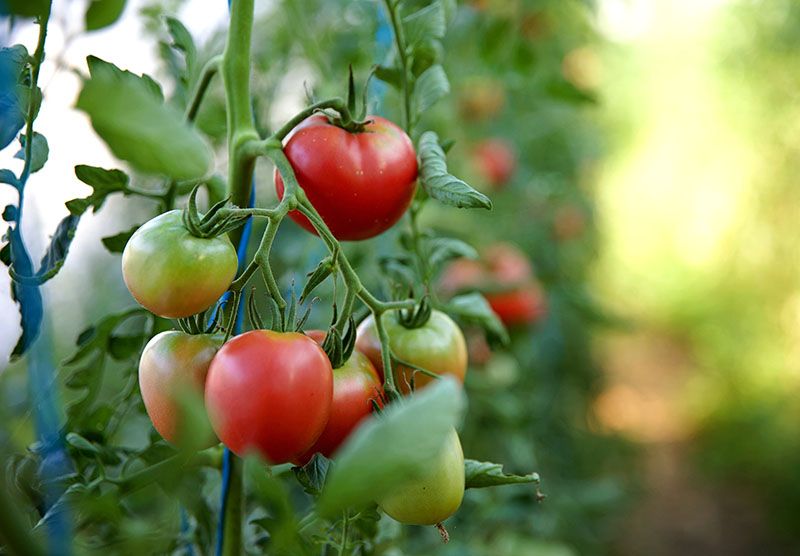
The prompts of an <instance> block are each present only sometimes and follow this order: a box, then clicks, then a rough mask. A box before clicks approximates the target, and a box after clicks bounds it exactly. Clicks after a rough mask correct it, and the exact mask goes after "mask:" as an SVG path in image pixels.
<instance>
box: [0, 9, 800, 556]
mask: <svg viewBox="0 0 800 556" xmlns="http://www.w3.org/2000/svg"><path fill="white" fill-rule="evenodd" d="M257 9H258V11H259V12H260V18H259V23H258V24H257V31H256V33H255V37H256V43H255V46H254V48H255V55H256V57H257V59H256V73H255V76H254V93H255V95H256V97H257V99H256V100H257V102H256V103H255V106H254V109H255V111H256V116H257V119H258V121H259V124H260V126H261V127H262V128H263V129H264V130H268V129H270V128H272V127H274V126H275V125H276V124H278V123H279V122H281V121H284V120H285V119H286V118H287V117H288V116H290V115H291V114H293V113H294V112H295V111H296V110H297V109H298V108H300V107H301V106H303V104H304V102H305V92H304V85H308V86H310V87H311V88H313V90H314V91H315V92H316V93H317V94H318V96H320V97H322V96H327V95H329V94H335V95H338V94H341V92H342V91H343V89H344V86H345V83H346V81H345V80H346V68H347V65H348V64H350V63H352V64H353V66H354V68H355V70H356V72H357V74H358V75H360V76H362V77H365V76H366V74H367V72H368V70H369V68H370V66H371V65H372V64H374V63H376V62H378V61H380V60H382V59H383V57H384V56H385V55H386V52H387V51H388V48H389V44H388V43H387V42H386V37H385V35H383V34H382V31H381V29H382V27H381V21H382V20H381V17H382V16H381V12H380V9H379V6H378V4H377V3H376V2H372V1H367V0H355V1H352V2H345V1H343V0H329V1H326V0H285V1H271V2H268V1H263V2H257ZM84 11H85V3H84V2H79V1H74V2H67V1H59V2H56V3H55V10H54V21H53V24H52V25H51V30H50V34H49V36H48V46H47V52H48V59H47V62H46V63H45V65H44V66H43V70H42V72H43V73H42V81H41V82H42V86H43V89H44V93H45V102H44V104H43V107H42V110H41V115H40V117H39V119H38V120H37V127H38V129H39V130H40V131H41V132H42V133H44V134H45V135H46V136H47V137H48V140H49V144H50V149H51V151H50V158H49V161H48V164H47V165H46V166H45V168H44V169H43V170H42V171H41V172H39V173H37V174H36V175H35V176H34V178H33V179H32V180H31V183H30V185H29V187H28V189H27V194H28V196H27V203H28V211H29V213H28V219H27V221H26V226H27V229H26V234H27V236H28V238H29V240H30V242H31V244H32V250H33V252H34V254H35V256H34V258H37V254H38V253H40V252H41V251H42V250H43V249H44V246H45V245H46V242H47V240H48V236H49V235H50V234H51V233H52V230H53V229H54V227H55V225H56V224H57V222H58V221H59V220H60V219H61V218H62V217H63V216H64V215H66V213H67V211H66V209H65V207H64V202H65V201H67V200H69V199H72V198H75V197H79V196H85V195H88V193H89V189H88V187H86V186H84V185H83V184H81V183H80V182H79V181H78V180H77V179H76V178H75V177H74V173H73V170H72V168H73V166H74V165H75V164H79V163H80V164H93V165H97V166H103V167H114V166H115V165H119V162H117V161H115V160H114V158H113V157H112V156H111V154H110V153H109V152H108V150H107V149H106V147H105V145H104V144H103V143H102V142H101V141H100V140H99V139H98V138H97V137H96V136H95V135H94V133H93V131H92V129H91V126H90V125H89V123H88V120H87V118H86V117H85V116H84V115H83V114H82V113H79V112H77V111H76V110H74V109H73V108H72V107H73V104H74V101H75V98H76V95H77V92H78V90H79V87H80V81H79V77H78V76H77V75H76V73H75V72H74V71H73V70H74V69H78V70H80V71H85V62H84V59H85V57H86V56H87V55H88V54H94V55H96V56H99V57H101V58H104V59H106V60H109V61H111V62H114V63H115V64H117V65H118V66H120V67H122V68H125V69H129V70H131V71H134V72H136V73H141V72H147V73H149V74H153V75H156V76H157V77H159V78H161V79H162V80H163V81H164V82H165V83H166V88H167V90H170V89H171V88H172V89H174V91H173V92H174V93H175V96H176V98H177V97H179V96H180V94H179V93H180V87H179V86H178V85H176V84H174V83H172V84H171V85H170V79H171V77H170V76H171V73H170V69H169V60H168V59H166V58H165V57H164V56H163V49H160V48H159V46H158V45H159V41H163V40H165V38H164V37H165V31H164V29H163V28H162V27H163V26H162V25H161V24H160V20H159V16H160V14H162V13H171V14H178V15H179V17H180V18H181V20H182V21H183V22H184V23H185V24H186V26H187V27H188V28H189V30H190V31H191V32H192V33H193V35H194V37H195V41H196V42H197V43H198V45H201V46H200V50H201V57H204V58H207V57H210V56H211V55H213V54H215V53H217V52H219V51H220V50H221V46H222V44H223V43H222V41H223V35H222V33H223V29H224V25H225V21H226V18H227V7H226V5H225V2H224V1H223V0H217V1H213V2H212V1H210V0H187V1H180V0H165V1H164V2H156V3H154V2H151V1H148V0H129V1H128V3H127V6H126V9H125V12H124V15H123V17H122V18H121V19H120V21H119V22H117V23H116V24H115V25H114V26H112V27H110V28H108V29H106V30H103V31H99V32H96V33H88V34H87V33H84V31H83V20H82V15H83V13H84ZM0 33H2V34H0V37H1V38H3V40H4V41H7V42H10V43H14V42H22V43H23V44H26V45H27V46H28V47H29V49H31V50H32V47H33V45H34V43H35V36H36V29H35V28H34V27H33V26H32V25H24V24H23V25H18V26H14V27H13V28H7V29H3V30H2V31H0ZM441 54H443V55H444V64H445V67H446V70H447V73H448V77H449V78H450V82H451V89H452V94H451V97H450V98H449V99H447V100H446V101H444V102H441V103H440V104H439V105H438V106H437V108H436V109H435V110H433V111H432V112H431V114H430V115H429V116H427V117H428V119H429V121H428V122H426V124H427V125H428V126H429V127H430V128H432V129H436V130H437V131H438V132H439V135H440V136H442V137H446V138H448V139H453V140H455V146H454V147H453V149H452V151H451V153H450V156H449V158H450V161H451V170H452V171H453V173H454V174H456V175H459V176H462V177H464V178H465V179H466V180H467V181H468V182H470V183H472V184H473V185H474V186H476V187H478V188H480V189H482V190H483V191H485V192H486V193H487V194H489V195H490V196H491V197H492V199H493V200H494V203H495V209H494V211H492V212H491V213H485V214H481V213H476V212H474V211H471V212H468V213H467V212H461V211H457V210H455V209H447V208H441V209H439V208H437V207H434V206H429V207H427V208H426V212H425V213H424V214H423V224H425V225H427V226H430V227H433V228H436V229H438V230H440V231H442V232H446V233H448V234H450V235H455V236H457V237H460V238H463V239H465V240H467V241H469V242H470V243H473V244H475V245H476V246H477V247H479V248H480V249H481V252H482V254H483V257H484V259H485V264H486V265H487V266H486V268H488V269H489V270H490V271H491V272H493V273H495V274H494V277H495V278H496V279H497V280H498V281H502V268H503V265H504V264H506V266H507V265H512V266H513V264H514V261H515V260H516V259H514V257H515V256H517V254H518V253H521V254H522V260H523V261H526V260H527V262H523V263H521V264H522V266H523V267H524V266H525V265H528V264H529V265H530V269H529V270H524V271H523V272H524V273H528V274H526V276H527V277H528V278H527V280H528V282H527V286H526V287H527V290H526V292H525V294H524V295H522V297H521V299H523V300H524V301H519V300H516V301H511V302H509V303H511V305H512V306H514V307H517V309H519V306H518V305H514V303H523V304H525V303H527V305H525V307H527V309H525V310H523V311H522V313H523V315H522V317H519V318H516V317H515V316H514V314H513V312H514V311H513V307H512V311H511V312H512V314H511V315H510V316H507V322H508V323H509V324H510V329H511V332H512V339H513V341H512V344H511V346H510V348H508V349H495V350H493V351H491V350H489V347H488V346H487V345H486V344H485V343H484V342H483V341H482V339H481V336H480V335H479V334H476V333H472V332H471V331H468V336H469V339H470V350H471V360H472V368H471V370H470V373H469V376H468V381H467V391H468V395H469V398H470V410H469V416H468V419H467V423H466V424H465V429H464V431H463V443H464V448H465V453H466V455H467V457H471V458H474V459H486V460H492V461H498V462H502V463H504V464H505V465H506V467H507V468H508V469H509V470H511V471H516V472H526V471H527V470H530V469H533V470H536V471H538V472H539V473H540V474H541V475H542V478H543V482H542V485H541V490H542V492H543V493H544V494H545V495H547V498H546V500H545V501H544V502H541V503H540V502H537V500H536V495H535V493H534V492H532V491H531V490H530V489H524V488H515V487H502V488H499V489H491V490H480V491H470V492H469V493H468V495H467V498H466V500H465V504H464V507H463V509H462V511H461V512H459V514H458V515H457V516H456V517H455V518H454V520H453V523H454V525H453V527H452V529H451V537H452V539H453V542H452V543H451V544H450V545H448V546H447V547H441V546H440V545H438V543H437V542H436V538H435V536H434V535H433V534H430V532H428V531H425V532H421V531H416V529H415V528H407V530H405V531H403V532H398V531H395V532H394V533H393V534H394V535H395V538H400V537H399V536H402V538H401V540H399V541H397V543H395V546H396V547H400V548H395V550H396V551H397V552H394V553H395V554H431V553H433V551H434V547H435V549H436V552H435V553H437V554H476V555H478V554H498V555H509V556H511V555H515V556H516V555H545V556H562V555H563V556H567V555H573V554H575V555H577V554H621V555H638V554H650V555H654V556H659V555H672V554H698V555H699V554H729V555H737V554H742V555H745V554H790V553H798V552H799V551H800V532H798V529H797V526H796V525H797V516H798V515H800V475H798V474H797V469H799V468H800V396H799V395H798V394H800V264H798V261H799V260H800V257H799V255H800V235H799V234H800V187H798V183H797V176H798V175H800V151H798V147H797V145H798V144H800V96H798V91H800V3H798V2H796V1H795V0H762V1H756V0H596V1H594V2H590V1H585V2H582V1H579V0H569V1H564V0H471V1H462V2H459V8H458V11H457V13H456V14H455V16H454V19H453V21H452V24H451V27H450V28H449V31H448V35H447V38H446V39H445V45H444V52H443V53H441ZM393 95H394V93H392V92H391V91H389V90H387V89H386V87H385V86H381V84H380V83H378V82H373V85H372V89H371V98H372V103H373V108H374V109H375V110H376V111H377V112H380V113H384V114H386V115H388V116H389V117H396V115H397V107H398V104H397V101H396V98H394V96H393ZM176 102H179V100H178V101H176ZM199 125H200V126H201V128H202V129H203V131H205V132H206V133H207V134H208V135H209V136H210V137H211V138H212V140H213V141H214V142H215V144H216V145H217V146H221V145H222V137H223V134H224V113H223V105H222V97H221V90H219V89H216V90H215V91H214V96H212V98H211V99H210V102H208V103H206V105H205V107H204V109H203V111H202V113H201V117H200V120H199ZM15 151H16V146H13V145H12V146H9V147H8V148H7V149H5V150H4V151H3V152H1V153H0V158H2V164H3V167H10V168H12V169H14V170H18V169H19V167H20V165H21V163H20V161H17V160H14V159H13V158H12V157H13V154H14V152H15ZM220 160H221V162H220V170H224V160H222V159H220ZM140 179H141V181H142V185H143V186H145V187H146V186H147V185H148V184H147V180H145V179H144V178H140ZM257 183H258V197H259V198H258V202H259V203H260V204H267V203H270V202H271V200H272V199H274V192H273V188H272V179H271V168H269V167H267V166H266V165H265V166H264V167H259V168H258V175H257ZM12 200H13V197H12V196H11V194H10V192H9V191H7V190H2V189H0V204H3V205H5V204H7V203H9V202H11V201H12ZM152 211H153V206H150V205H148V204H146V202H144V201H143V202H141V204H140V205H137V204H136V203H135V202H131V201H130V200H127V199H121V198H115V199H112V200H111V201H110V202H109V203H108V204H107V206H105V207H104V208H103V210H102V211H100V212H98V213H97V214H92V215H87V216H86V217H85V218H84V219H83V221H82V222H81V225H80V228H79V229H78V233H77V236H76V239H75V242H74V244H73V247H72V251H71V252H70V256H69V258H68V259H67V262H66V265H65V267H64V269H63V270H62V272H61V273H60V274H59V276H58V277H57V278H56V279H54V280H52V281H51V282H48V283H47V285H46V286H45V288H44V291H45V296H46V302H47V307H48V315H49V325H50V326H51V327H52V330H53V334H54V339H55V344H56V359H58V360H61V359H63V358H65V357H67V356H68V355H69V354H70V353H71V352H72V351H73V349H74V343H75V339H76V336H77V334H78V333H79V332H80V331H81V330H83V329H84V328H86V327H87V326H89V325H90V324H92V323H93V322H95V321H96V320H97V319H98V318H99V317H100V316H101V315H104V314H106V313H108V312H113V311H119V310H122V309H124V308H127V307H129V306H131V305H132V304H133V300H132V299H131V298H130V296H129V294H128V293H127V290H126V289H125V288H124V285H123V283H122V280H121V275H120V271H119V256H118V255H114V254H111V253H108V252H106V251H105V250H104V248H103V246H102V244H101V243H100V242H99V241H98V238H99V237H103V236H109V235H113V234H115V233H117V232H119V231H122V230H127V229H129V228H130V227H131V226H133V225H135V224H138V223H140V222H142V221H144V220H145V219H147V218H148V217H149V215H150V214H151V213H152ZM3 226H5V223H2V224H0V233H2V232H3V231H4V228H3ZM395 241H396V237H395V234H393V233H391V232H390V233H388V234H386V235H384V236H382V237H381V238H380V239H379V240H377V241H375V242H371V243H370V244H369V245H363V246H362V245H351V246H349V247H348V249H349V251H350V255H351V256H352V257H353V258H354V259H356V260H359V261H361V262H360V263H359V264H360V268H362V269H363V272H364V273H365V275H366V276H367V277H368V280H372V282H373V283H375V284H377V283H378V282H377V280H378V278H379V276H380V270H379V269H378V267H377V265H376V264H375V260H376V258H377V257H378V256H381V255H384V254H387V253H389V252H391V250H392V249H393V248H394V247H393V246H394V244H395V243H394V242H395ZM498 244H501V246H500V247H498ZM509 245H511V246H514V247H513V248H514V249H516V251H514V250H513V249H511V248H509V247H508V246H509ZM276 247H277V252H276V264H277V266H278V267H279V268H280V269H282V271H283V272H282V276H283V279H282V284H283V285H285V286H286V287H289V285H290V283H291V280H292V278H298V279H299V278H300V277H302V275H303V274H304V273H305V272H307V271H308V270H310V269H311V268H313V267H314V266H315V261H317V260H319V258H320V256H321V254H322V249H321V246H320V245H318V242H316V241H314V240H313V239H312V238H310V237H309V236H307V235H306V234H305V233H304V232H302V231H300V230H299V228H297V227H295V226H294V225H293V224H291V223H287V224H286V226H285V227H284V229H282V230H281V236H280V238H279V242H278V244H277V246H276ZM509 252H510V253H511V254H510V255H509ZM509 261H511V262H509ZM517 262H519V261H518V260H517ZM464 279H465V278H464V277H463V276H460V275H459V274H458V269H457V268H456V269H452V270H450V271H446V272H445V275H444V276H443V277H442V290H443V292H444V293H445V294H446V293H447V292H448V291H449V289H452V288H453V287H454V286H453V283H454V282H453V281H455V283H458V284H461V285H463V280H464ZM460 280H461V282H459V281H460ZM8 291H9V279H8V276H7V275H6V274H5V273H2V276H0V369H2V368H3V367H6V368H5V369H4V370H3V371H2V373H1V374H0V418H2V419H3V423H4V425H3V426H2V429H3V430H2V439H3V442H4V445H10V446H13V447H14V448H15V449H17V450H24V447H25V446H26V445H27V444H29V443H30V442H31V441H32V438H33V430H32V423H31V414H30V409H29V408H30V400H29V398H28V396H27V392H26V389H25V363H24V360H23V361H22V362H18V363H15V364H12V365H10V366H9V365H7V360H8V354H9V353H10V352H11V349H12V348H13V345H14V344H15V342H16V338H17V335H18V313H17V311H16V308H15V306H14V304H13V303H12V302H11V300H10V297H9V295H8ZM498 303H502V302H498ZM498 307H499V305H496V306H495V309H496V310H498V309H497V308H498ZM498 312H500V310H498ZM501 316H502V315H501ZM325 318H327V316H326V315H322V314H321V315H314V314H312V319H317V322H324V320H325ZM64 376H65V375H64V374H63V372H61V373H60V374H59V378H60V379H61V380H63V379H64ZM113 380H114V379H113V377H111V378H109V381H111V384H113ZM69 395H70V394H69V393H68V392H66V393H65V396H66V397H67V399H69ZM140 426H141V427H145V426H147V425H146V422H145V421H141V422H140ZM121 434H122V433H121ZM134 436H135V435H134ZM173 521H174V520H173ZM173 525H174V523H173ZM387 553H390V552H387Z"/></svg>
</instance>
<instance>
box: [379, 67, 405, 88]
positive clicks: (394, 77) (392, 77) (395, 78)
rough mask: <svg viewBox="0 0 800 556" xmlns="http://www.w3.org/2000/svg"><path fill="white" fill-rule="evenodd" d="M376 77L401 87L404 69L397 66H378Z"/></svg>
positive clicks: (393, 85) (395, 86)
mask: <svg viewBox="0 0 800 556" xmlns="http://www.w3.org/2000/svg"><path fill="white" fill-rule="evenodd" d="M375 77H377V78H378V79H380V80H381V81H384V82H386V83H388V84H389V85H391V86H392V87H394V88H396V89H399V88H400V86H401V85H402V82H403V70H402V69H400V68H396V67H389V66H377V67H376V68H375Z"/></svg>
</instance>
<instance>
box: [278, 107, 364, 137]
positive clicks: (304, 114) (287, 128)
mask: <svg viewBox="0 0 800 556" xmlns="http://www.w3.org/2000/svg"><path fill="white" fill-rule="evenodd" d="M326 108H332V109H334V110H336V111H337V112H339V114H340V115H341V116H342V119H344V120H350V119H352V117H351V114H350V111H349V110H348V108H347V105H346V104H345V102H344V100H342V99H340V98H331V99H327V100H322V101H320V102H317V103H314V104H312V105H311V106H308V107H307V108H305V109H303V110H302V111H301V112H299V113H298V114H297V115H295V116H294V117H293V118H292V119H291V120H289V121H288V122H286V123H285V124H283V125H282V126H281V128H280V129H279V130H278V131H276V132H275V133H273V134H272V136H271V137H270V139H277V140H278V141H283V139H284V138H285V137H286V136H287V135H289V133H290V132H291V131H292V130H293V129H294V128H295V127H297V125H298V124H299V123H300V122H302V121H303V120H305V119H306V118H308V117H309V116H313V115H314V114H315V113H317V112H319V111H321V110H325V109H326ZM267 141H269V139H267Z"/></svg>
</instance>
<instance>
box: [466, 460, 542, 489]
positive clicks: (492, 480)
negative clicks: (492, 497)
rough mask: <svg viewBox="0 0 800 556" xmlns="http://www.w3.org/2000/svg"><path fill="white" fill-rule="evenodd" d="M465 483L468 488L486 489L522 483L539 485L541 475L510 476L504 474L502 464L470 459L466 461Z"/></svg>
mask: <svg viewBox="0 0 800 556" xmlns="http://www.w3.org/2000/svg"><path fill="white" fill-rule="evenodd" d="M464 483H465V487H466V488H486V487H493V486H499V485H514V484H521V483H534V484H539V474H538V473H528V474H527V475H510V474H507V473H505V472H503V466H502V464H499V463H492V462H490V461H476V460H474V459H468V460H464Z"/></svg>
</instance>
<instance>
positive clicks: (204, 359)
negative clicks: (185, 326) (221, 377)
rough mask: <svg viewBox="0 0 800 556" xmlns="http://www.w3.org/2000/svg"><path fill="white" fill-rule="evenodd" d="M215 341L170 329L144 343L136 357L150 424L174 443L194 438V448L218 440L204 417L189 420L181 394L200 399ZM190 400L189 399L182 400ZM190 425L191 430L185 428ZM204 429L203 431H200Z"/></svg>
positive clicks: (140, 386) (215, 348)
mask: <svg viewBox="0 0 800 556" xmlns="http://www.w3.org/2000/svg"><path fill="white" fill-rule="evenodd" d="M217 347H218V342H217V341H216V340H214V339H213V338H212V337H211V336H209V335H206V334H198V335H190V334H186V333H185V332H178V331H175V330H170V331H167V332H162V333H160V334H158V335H156V336H153V338H151V339H150V341H149V342H147V345H146V346H145V347H144V350H143V351H142V357H141V359H140V360H139V389H140V390H141V392H142V401H144V407H145V409H146V410H147V415H148V416H149V417H150V420H151V421H152V422H153V427H155V429H156V430H157V431H158V433H159V434H160V435H161V436H163V437H164V439H166V440H168V441H169V442H172V443H173V444H177V443H184V442H191V441H192V440H197V444H198V445H197V446H195V447H197V448H205V447H208V446H211V445H213V444H215V443H216V442H217V439H216V438H214V435H213V433H212V432H211V428H210V426H209V424H208V422H207V419H206V418H205V417H203V419H202V420H203V421H204V422H202V423H195V422H190V421H188V419H189V418H190V417H191V415H187V414H185V412H184V406H183V405H182V403H181V401H182V400H181V396H192V395H196V396H198V398H199V400H200V401H201V402H202V396H203V389H204V388H205V384H206V374H207V373H208V366H209V365H210V364H211V360H212V358H213V357H214V354H215V353H216V352H217ZM185 401H189V400H185ZM186 426H191V427H192V430H187V429H185V428H184V427H186ZM203 428H205V429H206V430H200V429H203Z"/></svg>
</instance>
